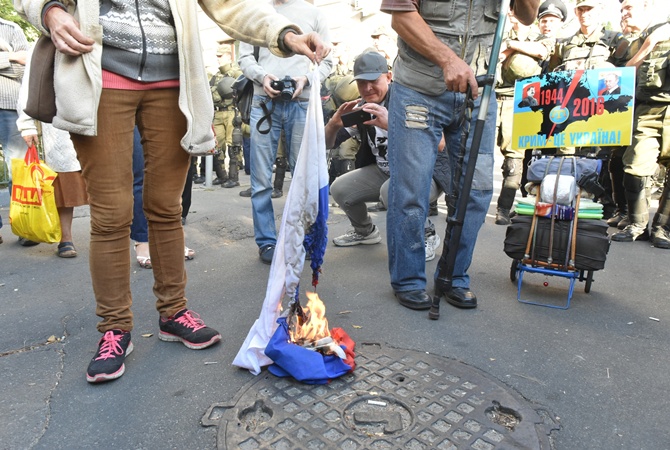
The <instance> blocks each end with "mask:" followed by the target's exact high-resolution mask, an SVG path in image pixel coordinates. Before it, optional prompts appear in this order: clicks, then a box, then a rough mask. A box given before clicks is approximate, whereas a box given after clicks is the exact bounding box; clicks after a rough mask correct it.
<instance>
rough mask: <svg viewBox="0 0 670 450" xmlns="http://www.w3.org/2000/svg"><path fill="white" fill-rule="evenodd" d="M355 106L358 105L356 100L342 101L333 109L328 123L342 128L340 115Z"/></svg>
mask: <svg viewBox="0 0 670 450" xmlns="http://www.w3.org/2000/svg"><path fill="white" fill-rule="evenodd" d="M356 106H358V100H352V101H350V102H345V103H342V104H341V105H340V107H339V108H337V111H335V114H333V117H331V118H330V120H329V121H328V123H331V122H332V124H333V126H335V127H337V128H342V127H343V126H344V124H343V123H342V116H343V115H344V114H347V113H350V112H351V111H353V110H354V109H356Z"/></svg>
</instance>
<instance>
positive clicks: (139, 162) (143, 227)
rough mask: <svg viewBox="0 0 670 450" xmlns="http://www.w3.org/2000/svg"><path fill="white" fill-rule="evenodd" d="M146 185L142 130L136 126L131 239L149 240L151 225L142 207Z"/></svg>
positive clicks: (137, 240)
mask: <svg viewBox="0 0 670 450" xmlns="http://www.w3.org/2000/svg"><path fill="white" fill-rule="evenodd" d="M143 186H144V150H143V149H142V141H141V139H140V132H139V130H138V129H137V127H135V135H134V137H133V221H132V223H131V224H130V239H132V240H134V241H135V242H149V226H148V224H147V218H146V216H145V215H144V210H143V209H142V204H143V203H142V191H143V189H142V187H143Z"/></svg>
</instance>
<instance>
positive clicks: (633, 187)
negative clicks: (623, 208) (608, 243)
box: [612, 173, 649, 242]
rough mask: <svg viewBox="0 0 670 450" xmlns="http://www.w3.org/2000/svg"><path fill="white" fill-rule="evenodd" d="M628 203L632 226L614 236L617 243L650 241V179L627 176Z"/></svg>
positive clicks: (625, 186)
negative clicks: (648, 227)
mask: <svg viewBox="0 0 670 450" xmlns="http://www.w3.org/2000/svg"><path fill="white" fill-rule="evenodd" d="M623 184H624V188H625V190H626V202H627V203H628V220H630V224H629V225H628V226H626V228H624V229H623V230H621V231H619V232H618V233H614V234H613V235H612V240H613V241H617V242H633V241H648V240H649V230H647V225H648V224H649V199H648V197H647V196H648V191H649V187H648V185H649V177H638V176H635V175H630V174H628V173H627V174H625V175H624V178H623Z"/></svg>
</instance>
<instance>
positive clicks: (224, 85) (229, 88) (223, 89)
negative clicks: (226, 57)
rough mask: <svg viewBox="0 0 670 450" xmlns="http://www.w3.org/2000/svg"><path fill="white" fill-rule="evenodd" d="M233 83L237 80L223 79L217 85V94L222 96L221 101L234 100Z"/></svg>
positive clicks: (231, 78)
mask: <svg viewBox="0 0 670 450" xmlns="http://www.w3.org/2000/svg"><path fill="white" fill-rule="evenodd" d="M233 83H235V78H233V77H223V78H222V79H221V81H219V82H218V83H217V85H216V92H218V94H219V95H220V96H221V99H229V98H233Z"/></svg>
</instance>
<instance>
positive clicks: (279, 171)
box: [271, 156, 288, 198]
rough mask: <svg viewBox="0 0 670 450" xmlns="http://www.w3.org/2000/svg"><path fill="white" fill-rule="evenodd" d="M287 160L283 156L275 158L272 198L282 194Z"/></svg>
mask: <svg viewBox="0 0 670 450" xmlns="http://www.w3.org/2000/svg"><path fill="white" fill-rule="evenodd" d="M287 166H288V161H286V158H285V157H283V156H282V157H278V158H277V159H276V160H275V181H274V183H273V185H272V195H271V197H272V198H279V197H281V196H282V195H284V178H286V167H287Z"/></svg>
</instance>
